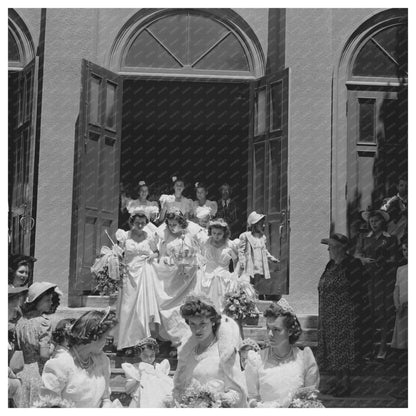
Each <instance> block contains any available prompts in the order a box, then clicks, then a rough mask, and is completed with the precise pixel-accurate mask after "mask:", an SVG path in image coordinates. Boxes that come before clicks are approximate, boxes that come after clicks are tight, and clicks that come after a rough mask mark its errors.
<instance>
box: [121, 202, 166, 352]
mask: <svg viewBox="0 0 416 416" xmlns="http://www.w3.org/2000/svg"><path fill="white" fill-rule="evenodd" d="M129 224H130V231H124V230H117V232H116V238H117V240H118V242H119V246H120V247H121V249H122V250H123V257H124V263H125V265H126V276H124V278H123V285H122V288H121V292H120V295H119V299H118V308H117V313H118V319H119V321H120V325H119V327H118V335H117V348H118V349H119V350H121V349H123V348H131V347H134V346H135V345H136V344H137V343H138V342H139V341H140V340H141V339H143V338H145V337H148V336H150V335H151V331H152V330H157V325H158V324H160V316H159V307H158V300H157V291H158V290H159V289H158V282H159V280H158V277H157V271H156V267H155V262H154V259H155V258H157V257H158V248H157V238H156V237H157V236H156V233H155V232H154V229H156V227H155V226H154V225H153V224H150V223H149V217H148V216H147V215H146V212H144V211H140V210H138V211H133V213H132V215H131V216H130V219H129ZM150 225H151V227H150Z"/></svg>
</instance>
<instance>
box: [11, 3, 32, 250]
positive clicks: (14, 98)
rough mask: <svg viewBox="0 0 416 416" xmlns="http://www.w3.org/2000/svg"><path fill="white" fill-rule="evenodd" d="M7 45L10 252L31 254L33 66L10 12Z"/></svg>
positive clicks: (27, 39)
mask: <svg viewBox="0 0 416 416" xmlns="http://www.w3.org/2000/svg"><path fill="white" fill-rule="evenodd" d="M8 46H9V47H8V61H9V65H8V66H9V70H8V100H9V106H8V110H9V114H8V143H9V149H8V156H9V172H8V175H9V188H8V189H9V192H8V204H9V252H10V253H13V254H17V253H19V254H27V255H29V254H31V255H33V254H34V235H33V227H34V221H35V220H34V218H33V216H34V214H33V211H34V205H35V201H34V189H35V179H34V170H35V163H34V153H35V144H34V143H35V115H34V110H35V99H36V91H35V86H36V63H35V57H34V46H33V41H32V39H31V36H30V33H29V30H28V29H27V27H26V25H25V23H24V22H23V20H22V19H21V18H20V16H19V15H18V14H17V13H16V12H15V11H14V10H13V9H9V19H8Z"/></svg>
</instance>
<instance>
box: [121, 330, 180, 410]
mask: <svg viewBox="0 0 416 416" xmlns="http://www.w3.org/2000/svg"><path fill="white" fill-rule="evenodd" d="M135 349H136V350H137V351H138V353H139V354H140V360H141V362H140V363H137V364H129V363H124V364H122V365H121V366H122V368H123V370H124V372H125V374H126V377H127V383H126V392H127V393H128V394H130V395H131V397H132V400H131V402H130V406H129V407H147V408H149V407H152V408H154V407H166V406H165V402H166V401H167V400H168V399H169V397H170V396H171V395H172V389H173V379H172V378H171V377H169V371H170V364H169V361H168V360H166V359H165V360H163V361H162V362H161V363H155V360H156V355H157V353H158V352H159V347H158V344H157V341H156V340H155V339H154V338H145V339H143V340H141V341H140V342H139V343H138V344H137V345H136V348H135Z"/></svg>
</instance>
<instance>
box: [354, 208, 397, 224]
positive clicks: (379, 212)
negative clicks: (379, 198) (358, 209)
mask: <svg viewBox="0 0 416 416" xmlns="http://www.w3.org/2000/svg"><path fill="white" fill-rule="evenodd" d="M375 215H379V216H380V217H382V218H383V220H384V221H385V222H389V220H390V215H389V214H388V213H387V212H386V211H384V210H382V209H373V210H369V211H363V212H362V213H361V217H362V218H363V220H365V221H368V219H369V218H370V217H374V216H375Z"/></svg>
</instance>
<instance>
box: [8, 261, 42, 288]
mask: <svg viewBox="0 0 416 416" xmlns="http://www.w3.org/2000/svg"><path fill="white" fill-rule="evenodd" d="M35 261H36V259H35V258H34V257H31V256H21V255H15V256H12V257H11V258H10V257H9V276H8V283H9V285H12V284H13V281H14V278H15V274H16V271H17V269H18V268H19V267H21V266H26V267H27V268H28V271H29V273H30V268H31V266H32V265H33V263H34V262H35ZM28 279H29V277H28ZM25 284H27V281H26V282H25V283H24V285H25Z"/></svg>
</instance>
